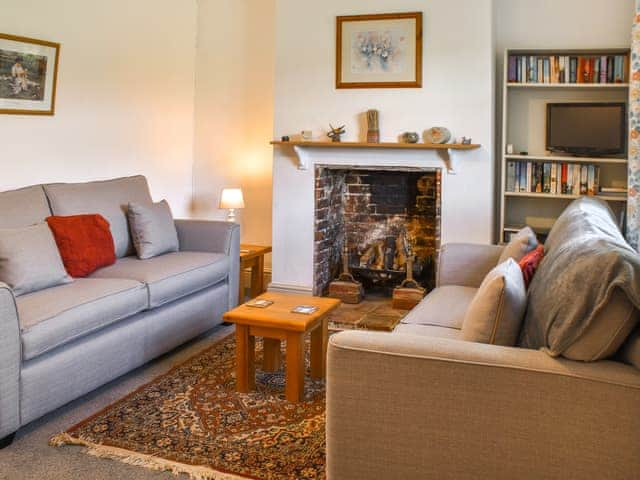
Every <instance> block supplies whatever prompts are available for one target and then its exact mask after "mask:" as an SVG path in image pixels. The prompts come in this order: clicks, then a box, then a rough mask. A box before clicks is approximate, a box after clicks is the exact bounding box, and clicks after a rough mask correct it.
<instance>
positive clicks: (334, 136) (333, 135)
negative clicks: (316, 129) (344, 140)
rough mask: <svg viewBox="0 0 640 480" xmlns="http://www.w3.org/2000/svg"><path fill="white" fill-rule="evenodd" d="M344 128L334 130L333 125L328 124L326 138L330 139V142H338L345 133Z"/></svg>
mask: <svg viewBox="0 0 640 480" xmlns="http://www.w3.org/2000/svg"><path fill="white" fill-rule="evenodd" d="M344 127H345V126H344V125H342V126H341V127H338V128H334V127H333V125H331V124H329V128H330V129H331V130H329V133H327V137H329V138H330V139H331V141H332V142H336V143H337V142H340V137H341V136H342V135H344V133H345V128H344Z"/></svg>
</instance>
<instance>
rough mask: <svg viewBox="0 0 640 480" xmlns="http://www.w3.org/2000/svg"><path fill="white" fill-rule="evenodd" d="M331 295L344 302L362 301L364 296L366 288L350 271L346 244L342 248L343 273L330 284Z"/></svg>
mask: <svg viewBox="0 0 640 480" xmlns="http://www.w3.org/2000/svg"><path fill="white" fill-rule="evenodd" d="M329 296H330V297H333V298H338V299H340V300H342V301H343V302H344V303H354V304H355V303H360V302H361V301H362V299H363V298H364V288H363V287H362V283H360V282H358V281H357V280H356V279H355V278H353V275H351V272H350V271H349V249H348V248H347V246H346V244H345V246H344V247H343V249H342V273H341V274H340V275H338V278H337V279H336V280H334V281H332V282H331V283H330V284H329Z"/></svg>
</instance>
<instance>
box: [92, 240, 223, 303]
mask: <svg viewBox="0 0 640 480" xmlns="http://www.w3.org/2000/svg"><path fill="white" fill-rule="evenodd" d="M229 265H230V264H229V257H227V256H226V255H223V254H221V253H206V252H174V253H167V254H165V255H160V256H157V257H153V258H148V259H146V260H140V259H138V258H137V257H124V258H121V259H119V260H118V261H117V262H116V263H115V264H114V265H111V266H109V267H106V268H101V269H100V270H98V271H96V272H94V273H93V274H92V275H91V278H128V279H131V280H137V281H138V282H142V283H144V284H146V286H147V289H148V294H149V303H148V305H149V308H156V307H159V306H161V305H164V304H165V303H169V302H172V301H174V300H177V299H179V298H182V297H186V296H187V295H190V294H192V293H195V292H198V291H200V290H203V289H205V288H207V287H211V286H213V285H216V284H217V283H220V282H222V281H224V280H225V279H226V278H227V276H228V274H229V268H230V266H229Z"/></svg>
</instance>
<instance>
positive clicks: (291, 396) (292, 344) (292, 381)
mask: <svg viewBox="0 0 640 480" xmlns="http://www.w3.org/2000/svg"><path fill="white" fill-rule="evenodd" d="M285 379H286V385H285V396H286V398H287V400H289V401H290V402H299V401H300V400H301V399H302V397H303V396H304V334H303V333H302V334H301V333H287V371H286V375H285Z"/></svg>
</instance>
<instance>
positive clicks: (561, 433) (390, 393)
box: [327, 244, 640, 480]
mask: <svg viewBox="0 0 640 480" xmlns="http://www.w3.org/2000/svg"><path fill="white" fill-rule="evenodd" d="M501 251H502V247H500V246H490V245H472V244H449V245H445V246H443V248H442V250H441V252H440V258H439V266H438V278H437V288H436V289H435V290H433V291H432V292H430V293H429V295H427V296H426V297H425V298H424V300H423V301H422V302H421V303H420V304H419V305H418V306H417V307H416V308H415V309H414V310H413V311H412V312H411V313H410V315H408V316H407V317H406V318H405V319H404V323H403V324H401V325H399V326H398V327H397V328H396V330H395V331H394V332H393V333H375V332H362V331H351V332H343V333H340V334H337V335H334V336H332V337H331V338H330V341H329V353H328V355H329V357H328V375H327V476H328V478H329V480H356V479H363V478H389V479H409V478H411V479H414V478H416V479H417V478H420V479H430V478H433V479H457V480H459V479H479V478H490V479H514V478H518V479H542V478H544V479H551V478H558V479H560V478H562V479H566V478H576V479H591V478H608V479H630V478H637V476H638V472H640V370H639V369H640V326H637V327H636V329H635V333H632V335H631V336H630V337H629V338H628V339H627V341H626V343H625V344H624V345H623V347H622V348H621V349H620V351H619V352H618V354H617V356H615V357H613V358H610V359H607V360H601V361H595V362H589V363H587V362H578V361H573V360H568V359H565V358H561V357H558V358H552V357H550V356H549V355H547V354H546V353H545V352H543V351H541V350H531V349H525V348H518V347H501V346H495V345H487V344H480V343H472V342H465V341H462V340H461V339H460V328H461V326H462V321H463V317H464V314H465V312H466V309H467V307H468V305H469V303H470V302H471V299H472V298H473V296H474V294H475V292H476V289H477V288H478V287H479V285H480V283H481V282H482V279H483V278H484V276H485V275H486V273H487V272H489V270H491V269H492V268H493V267H495V265H496V262H497V261H498V258H499V256H500V253H501ZM543 266H544V262H543V264H542V265H541V267H540V268H543ZM576 288H580V285H578V284H577V285H576ZM531 301H536V299H533V298H531V297H530V298H529V302H531ZM636 314H637V311H636Z"/></svg>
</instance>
